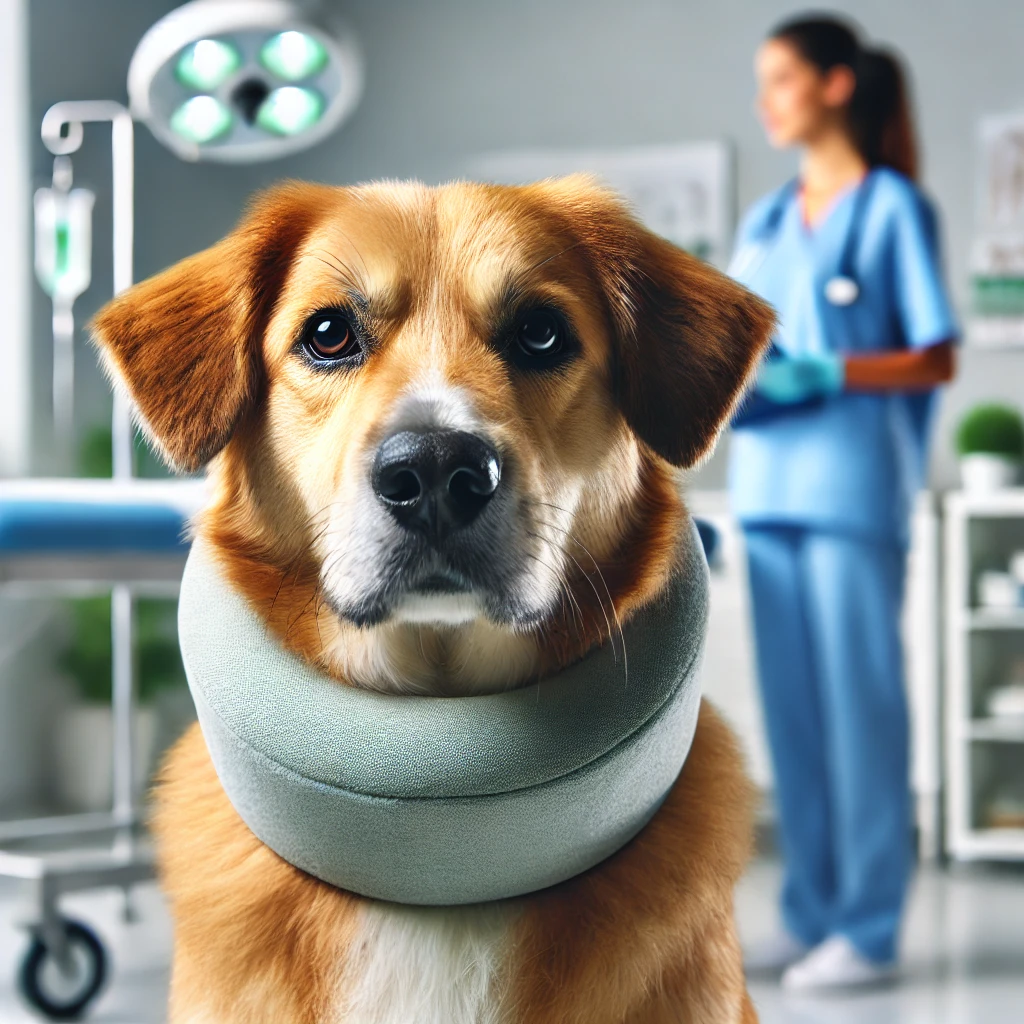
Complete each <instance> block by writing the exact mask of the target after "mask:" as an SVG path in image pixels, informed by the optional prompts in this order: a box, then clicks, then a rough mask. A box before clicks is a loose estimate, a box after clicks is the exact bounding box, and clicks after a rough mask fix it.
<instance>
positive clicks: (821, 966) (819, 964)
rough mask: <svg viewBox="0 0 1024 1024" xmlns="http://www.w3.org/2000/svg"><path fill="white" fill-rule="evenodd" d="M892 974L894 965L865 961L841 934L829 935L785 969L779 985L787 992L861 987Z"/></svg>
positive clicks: (880, 981) (878, 982)
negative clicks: (828, 937) (829, 936)
mask: <svg viewBox="0 0 1024 1024" xmlns="http://www.w3.org/2000/svg"><path fill="white" fill-rule="evenodd" d="M895 976H896V965H895V964H893V963H888V964H880V963H876V962H875V961H873V960H869V959H868V958H867V957H866V956H864V955H863V954H862V953H860V952H858V950H857V949H856V947H855V946H854V945H853V943H852V942H850V940H849V939H847V938H846V937H845V936H843V935H833V936H832V937H831V938H830V939H826V940H825V941H824V942H823V943H821V945H820V946H815V947H814V949H812V950H811V951H810V953H808V954H807V956H805V957H804V958H803V959H802V960H800V961H799V962H798V963H795V964H793V966H792V967H790V968H789V969H788V970H787V971H786V973H785V974H784V975H783V976H782V987H783V988H784V989H786V991H787V992H814V991H820V990H823V989H834V988H865V987H869V986H871V985H881V984H884V983H885V982H888V981H892V979H893V978H894V977H895Z"/></svg>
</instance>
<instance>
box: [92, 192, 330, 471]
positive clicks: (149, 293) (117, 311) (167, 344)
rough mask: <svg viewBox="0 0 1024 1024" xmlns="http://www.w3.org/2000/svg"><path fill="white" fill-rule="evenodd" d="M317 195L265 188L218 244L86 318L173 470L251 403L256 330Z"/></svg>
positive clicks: (190, 466)
mask: <svg viewBox="0 0 1024 1024" xmlns="http://www.w3.org/2000/svg"><path fill="white" fill-rule="evenodd" d="M325 191H326V190H325V189H323V188H321V187H317V186H310V185H299V184H288V185H283V186H279V187H278V188H276V189H273V190H271V191H270V192H267V193H265V194H263V195H262V196H260V197H259V198H258V199H257V200H256V202H255V203H254V204H253V205H252V207H251V208H250V210H249V212H248V214H247V215H246V216H245V218H244V219H243V220H242V222H241V224H240V225H239V226H238V227H237V228H236V229H235V230H234V231H233V232H232V233H231V234H230V235H228V236H227V238H225V239H224V240H223V241H221V242H218V243H217V244H216V245H214V246H213V247H212V248H210V249H206V250H205V251H204V252H200V253H197V254H196V255H195V256H191V257H189V258H188V259H185V260H182V262H181V263H178V264H176V265H175V266H173V267H171V268H170V269H168V270H165V271H163V272H162V273H160V274H157V275H156V276H155V277H151V278H149V280H147V281H143V282H142V283H141V284H138V285H136V286H135V287H134V288H130V289H129V290H128V291H126V292H125V293H124V294H123V295H119V296H117V298H115V299H114V300H113V301H112V302H110V303H108V304H107V305H106V306H104V308H103V309H101V310H100V312H99V313H98V314H97V316H96V318H95V320H94V321H93V329H94V336H95V340H96V343H97V344H98V345H99V347H100V350H101V352H102V354H103V358H104V362H105V363H106V366H107V369H108V372H109V373H110V374H111V376H112V377H113V378H115V385H116V384H117V383H118V382H123V384H124V385H125V386H126V388H127V389H128V391H129V393H130V394H131V397H132V398H133V399H134V401H135V404H136V406H137V408H138V412H139V416H140V419H141V420H142V426H143V427H144V428H145V429H146V431H147V433H148V434H149V436H150V437H151V439H152V440H154V441H155V442H156V443H157V444H158V445H159V447H160V448H161V449H162V450H163V453H164V454H165V456H166V457H167V458H168V459H169V461H170V462H172V463H173V464H174V465H175V466H176V467H177V468H179V469H182V470H185V471H187V472H192V471H195V470H197V469H199V468H200V467H201V466H203V465H205V464H206V463H207V462H209V460H210V459H211V458H213V456H214V455H216V454H217V452H219V451H220V450H221V448H223V447H224V445H225V444H226V443H227V441H228V438H229V437H230V436H231V433H232V431H233V430H234V428H235V425H236V424H237V423H238V420H239V418H240V417H241V416H242V414H243V413H244V412H245V410H246V408H248V407H249V406H250V405H251V404H252V402H253V401H254V400H255V399H256V397H257V395H258V393H259V390H260V387H261V384H262V361H261V358H260V348H261V344H260V343H261V339H262V336H263V331H264V329H265V327H266V324H267V322H268V320H269V319H270V316H271V314H272V312H273V309H274V304H275V303H276V301H277V296H278V293H279V292H280V289H281V287H282V285H283V284H284V281H285V278H286V276H287V273H288V269H289V267H290V265H291V262H292V259H293V257H294V255H295V253H296V250H297V249H298V247H299V246H300V245H301V244H302V242H303V240H304V239H305V237H306V236H307V234H308V233H309V230H310V228H311V227H312V226H313V224H314V223H315V220H316V217H317V214H318V211H320V210H323V209H324V207H325V205H326V203H325V201H324V200H325V196H324V192H325Z"/></svg>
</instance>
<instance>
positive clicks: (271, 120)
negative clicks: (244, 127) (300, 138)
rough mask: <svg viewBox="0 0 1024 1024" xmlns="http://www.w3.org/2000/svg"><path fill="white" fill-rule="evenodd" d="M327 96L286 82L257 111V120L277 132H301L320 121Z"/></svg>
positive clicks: (269, 130)
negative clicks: (324, 98) (324, 97)
mask: <svg viewBox="0 0 1024 1024" xmlns="http://www.w3.org/2000/svg"><path fill="white" fill-rule="evenodd" d="M323 112H324V101H323V97H322V96H321V95H320V94H319V93H318V92H314V91H313V90H312V89H300V88H299V87H298V86H295V85H285V86H282V87H281V88H280V89H275V90H274V91H273V92H272V93H271V94H270V95H269V96H268V97H267V98H266V99H265V100H264V101H263V103H262V104H261V105H260V109H259V110H258V111H257V112H256V123H257V124H258V125H259V126H260V127H261V128H263V129H265V130H266V131H268V132H273V134H275V135H298V134H299V132H304V131H305V130H306V129H307V128H310V127H312V126H313V125H314V124H316V122H317V121H319V120H320V115H321V114H322V113H323Z"/></svg>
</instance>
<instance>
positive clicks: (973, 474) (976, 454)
mask: <svg viewBox="0 0 1024 1024" xmlns="http://www.w3.org/2000/svg"><path fill="white" fill-rule="evenodd" d="M956 449H957V454H958V455H959V456H960V474H961V478H962V480H963V484H964V488H965V489H966V490H968V491H994V490H999V489H1000V488H1003V487H1011V486H1013V484H1014V483H1015V482H1016V479H1017V472H1018V469H1019V467H1020V464H1021V460H1022V459H1024V420H1022V418H1021V415H1020V413H1019V412H1018V411H1017V410H1016V409H1014V408H1011V407H1010V406H1006V405H997V404H995V403H990V404H986V405H978V406H975V407H974V408H973V409H971V410H969V411H968V412H967V414H966V415H965V416H964V418H963V419H962V420H961V421H960V425H959V427H958V428H957V432H956Z"/></svg>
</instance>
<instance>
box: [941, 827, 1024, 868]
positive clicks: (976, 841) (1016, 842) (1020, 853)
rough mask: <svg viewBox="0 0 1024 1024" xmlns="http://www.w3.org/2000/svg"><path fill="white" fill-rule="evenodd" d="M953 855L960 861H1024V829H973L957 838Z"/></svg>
mask: <svg viewBox="0 0 1024 1024" xmlns="http://www.w3.org/2000/svg"><path fill="white" fill-rule="evenodd" d="M952 853H953V856H954V857H956V858H958V859H960V860H986V859H990V858H996V859H1000V860H1002V859H1006V860H1024V829H1021V828H977V829H971V830H969V831H967V832H964V833H962V834H961V835H959V836H957V837H956V840H955V842H954V843H953V850H952Z"/></svg>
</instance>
